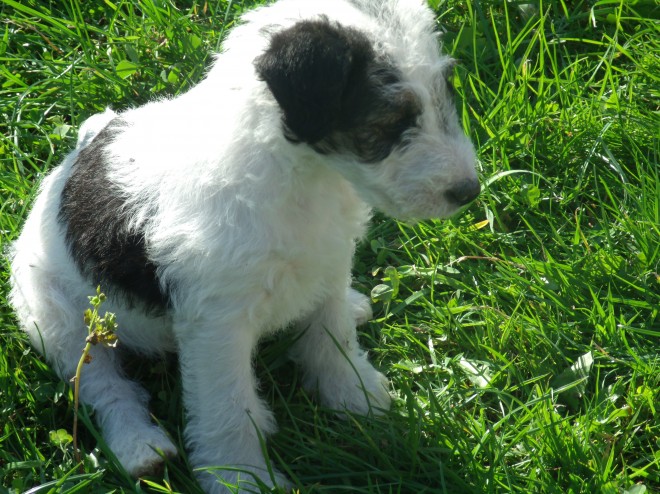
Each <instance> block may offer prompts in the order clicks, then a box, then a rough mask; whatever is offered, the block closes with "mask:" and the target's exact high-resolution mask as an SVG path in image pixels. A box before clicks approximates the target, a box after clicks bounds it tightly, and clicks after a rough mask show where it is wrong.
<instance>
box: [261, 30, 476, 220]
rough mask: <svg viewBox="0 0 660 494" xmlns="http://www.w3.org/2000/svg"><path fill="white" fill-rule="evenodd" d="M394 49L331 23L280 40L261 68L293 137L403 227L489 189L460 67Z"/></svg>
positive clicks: (435, 57)
mask: <svg viewBox="0 0 660 494" xmlns="http://www.w3.org/2000/svg"><path fill="white" fill-rule="evenodd" d="M428 36H433V35H432V34H431V33H428ZM387 45H388V44H387V43H374V42H372V41H371V40H370V38H369V36H368V35H367V34H366V33H365V32H362V31H361V30H359V29H357V28H351V27H345V26H342V25H341V24H338V23H334V22H331V21H329V20H327V19H318V20H309V21H300V22H298V23H297V24H295V25H294V26H292V27H290V28H288V29H284V30H282V31H280V32H278V33H276V34H274V35H273V36H272V38H271V41H270V45H269V47H268V48H267V50H266V51H265V52H264V53H263V54H262V55H261V56H260V57H258V58H257V60H256V61H255V67H256V70H257V73H258V75H259V76H260V77H261V79H263V80H264V81H265V82H266V83H267V85H268V87H269V89H270V91H271V92H272V94H273V96H274V98H275V100H276V101H277V103H278V104H279V106H280V109H281V112H282V122H283V132H284V135H285V136H286V138H287V139H288V140H290V141H292V142H296V143H302V144H306V145H308V146H311V147H312V148H313V149H314V150H315V151H316V152H317V153H320V154H322V155H324V156H326V160H327V163H328V164H329V166H333V167H335V168H336V169H338V171H339V172H340V173H342V174H343V175H344V176H345V177H346V178H347V179H348V180H350V181H351V182H352V183H353V185H354V187H355V188H356V190H357V191H358V193H360V194H361V195H362V197H363V199H365V200H366V201H367V202H368V203H369V204H371V205H372V206H373V207H375V208H377V209H380V210H381V211H383V212H385V213H386V214H389V215H392V216H395V217H399V218H403V219H423V218H433V217H436V218H437V217H446V216H449V215H451V214H452V213H453V212H455V211H456V210H457V209H458V208H459V207H460V206H462V205H464V204H467V203H469V202H470V201H472V200H473V199H474V198H476V196H477V195H478V194H479V191H480V186H479V182H478V180H477V176H476V171H475V167H474V163H475V154H474V149H473V147H472V144H471V143H470V142H469V140H468V139H467V137H466V136H465V135H464V134H463V132H462V130H461V128H460V126H459V123H458V118H457V115H456V109H455V107H454V102H453V95H452V88H451V84H450V82H449V77H450V76H451V73H452V68H453V65H454V63H453V61H452V60H451V59H450V58H448V57H443V56H440V55H439V53H437V51H436V53H434V54H433V55H432V56H430V57H429V54H428V53H423V54H420V60H419V63H410V59H411V57H410V54H408V56H407V60H406V61H403V62H402V61H401V60H397V56H398V57H399V59H400V58H401V55H400V53H401V52H402V50H401V48H405V47H404V46H392V44H391V43H390V44H389V50H388V49H387V48H385V46H387ZM424 46H428V44H426V45H424ZM393 48H398V50H394V49H393ZM412 55H413V57H412V59H413V60H414V54H412Z"/></svg>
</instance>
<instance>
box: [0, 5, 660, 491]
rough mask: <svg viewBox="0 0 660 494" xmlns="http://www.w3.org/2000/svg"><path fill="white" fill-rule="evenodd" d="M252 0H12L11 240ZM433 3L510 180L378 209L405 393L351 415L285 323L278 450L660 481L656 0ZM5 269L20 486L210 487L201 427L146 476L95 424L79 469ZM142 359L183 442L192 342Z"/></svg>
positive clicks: (268, 383)
mask: <svg viewBox="0 0 660 494" xmlns="http://www.w3.org/2000/svg"><path fill="white" fill-rule="evenodd" d="M328 1H329V2H331V1H332V0H328ZM252 3H254V2H248V1H246V2H234V3H231V2H227V1H226V0H216V1H214V2H204V1H199V2H194V1H190V0H186V1H178V2H174V1H173V0H160V1H156V0H139V1H132V2H129V1H125V0H117V1H114V2H111V1H105V2H82V1H80V0H59V1H47V0H21V1H19V2H17V1H13V0H0V20H1V21H2V22H0V131H1V132H0V162H1V165H0V194H1V197H0V208H1V210H0V231H1V232H2V236H1V238H2V243H3V245H6V243H7V242H9V241H11V239H12V238H15V237H16V235H17V234H18V231H19V229H20V225H21V222H22V220H23V219H24V218H25V215H26V211H27V210H28V208H29V204H30V200H31V197H32V193H33V191H34V186H35V183H36V182H37V181H38V180H39V178H40V176H42V175H43V173H44V172H45V171H46V170H47V169H49V168H51V167H52V166H55V165H56V164H57V163H58V162H59V161H60V160H61V159H62V158H63V156H64V155H65V154H66V152H67V150H69V149H70V148H71V147H72V145H73V143H74V142H75V134H76V132H75V129H76V127H77V125H79V124H80V122H81V121H82V120H84V119H85V118H86V117H87V116H89V115H91V114H93V113H95V112H99V111H101V110H103V109H104V108H105V107H106V106H107V105H111V106H112V107H113V108H115V109H122V108H126V107H129V106H133V105H137V104H140V103H143V102H145V101H148V100H150V99H152V98H155V97H158V96H162V95H170V94H176V93H179V92H181V91H183V90H185V89H186V88H188V87H190V86H191V85H192V84H194V82H195V81H197V80H199V79H200V78H201V77H202V75H203V73H204V66H205V64H206V63H207V62H208V53H209V52H210V51H212V50H215V49H217V48H218V47H219V46H220V44H221V40H222V37H223V33H224V31H225V29H226V28H229V27H231V24H232V22H233V19H234V18H235V16H236V15H237V14H238V13H240V12H241V11H242V10H243V9H244V8H248V7H249V6H250V5H251V4H252ZM433 3H434V4H436V5H437V8H438V12H439V18H440V22H441V23H442V25H443V26H444V28H445V29H446V34H445V35H444V44H445V48H446V50H447V51H449V52H451V53H453V54H454V55H455V56H456V57H457V58H459V59H460V61H461V66H460V67H459V69H458V71H457V81H456V86H457V90H458V92H459V94H460V95H461V98H460V101H459V102H458V105H459V106H460V109H461V115H462V120H463V124H464V127H465V129H466V131H467V132H469V134H470V136H471V138H472V139H473V141H474V142H475V144H476V146H477V148H478V154H479V162H480V172H481V175H482V178H483V182H484V183H485V184H488V187H487V188H486V190H485V191H484V193H483V194H482V196H481V198H480V199H479V200H478V201H477V202H476V203H474V204H473V205H471V206H470V207H469V208H468V209H467V210H466V211H465V212H464V214H463V215H461V216H460V217H458V218H456V219H452V220H449V221H444V222H426V223H423V224H419V225H416V226H409V225H402V224H398V223H396V222H394V221H392V220H390V219H385V218H382V217H377V218H376V220H375V221H374V225H373V228H372V230H371V233H370V235H369V238H368V239H366V240H365V242H364V243H363V244H362V245H361V246H360V248H359V251H358V256H357V259H356V269H355V277H356V282H357V285H358V286H359V287H360V288H361V289H363V290H364V291H365V292H369V291H370V290H373V294H374V296H375V297H376V298H377V300H378V301H377V303H376V305H375V309H376V318H375V320H374V321H373V322H371V323H370V324H369V325H368V326H367V327H365V328H363V332H362V334H361V339H362V342H363V344H364V345H366V346H367V347H369V348H370V349H371V353H372V356H373V360H374V361H375V362H376V363H377V364H378V365H379V366H381V367H382V368H383V369H385V370H386V372H387V374H388V376H389V377H390V379H391V380H392V382H393V387H394V389H395V391H396V394H397V397H398V398H397V400H396V402H395V406H394V408H393V410H392V412H391V413H390V414H388V415H386V416H385V417H383V418H380V419H377V420H367V419H364V418H360V417H349V420H347V421H341V420H339V419H337V418H336V417H335V416H334V414H333V413H332V412H330V411H327V410H323V409H322V408H320V407H319V406H318V404H316V403H315V402H314V400H313V398H309V397H307V396H306V395H305V393H303V392H302V391H301V389H300V387H299V386H298V377H299V376H298V374H297V373H296V371H295V369H292V367H291V366H290V365H289V364H288V363H287V362H286V360H285V359H284V358H283V357H282V354H283V349H284V348H286V346H287V344H288V341H287V336H286V335H283V336H281V337H279V338H277V339H275V340H274V341H272V342H270V344H269V345H264V347H263V350H262V352H261V353H260V357H259V361H258V368H259V369H258V370H259V376H260V378H261V381H262V388H263V394H264V396H265V398H266V400H267V401H268V402H270V403H271V405H272V406H273V408H274V410H275V412H276V415H277V417H278V421H279V424H280V432H279V433H278V434H276V435H275V436H274V437H273V438H272V440H271V441H270V442H269V449H268V451H269V454H270V456H271V458H272V460H273V462H274V463H275V464H276V465H277V466H278V467H279V468H280V469H281V470H283V471H285V472H287V473H288V475H289V476H290V478H292V479H293V480H294V481H295V482H296V484H297V485H298V488H299V489H300V491H301V492H318V493H337V492H354V493H421V492H426V493H444V492H450V493H496V492H519V493H530V492H532V493H535V492H539V493H557V494H560V493H607V494H609V493H612V494H614V493H629V494H633V493H634V494H641V493H643V492H647V493H648V492H660V352H659V348H660V346H659V342H660V317H659V314H658V312H659V310H660V266H659V264H660V204H659V202H660V199H659V198H660V171H659V169H658V161H659V157H660V118H659V113H658V111H659V109H660V80H659V79H660V23H659V20H658V19H659V16H660V12H659V11H658V7H657V6H656V4H655V3H654V2H653V1H652V0H651V1H649V0H638V1H636V2H627V1H623V0H622V1H617V0H602V1H599V2H595V3H594V2H592V1H589V2H584V1H575V2H565V1H561V0H558V1H552V2H543V3H540V4H533V5H532V6H531V7H530V6H525V5H520V6H518V5H516V3H515V2H495V1H484V2H459V1H457V0H447V1H435V2H433ZM175 4H176V6H175ZM7 268H8V266H7V265H6V261H3V265H2V270H1V275H0V283H1V284H2V287H1V288H0V317H1V320H0V492H5V491H9V492H16V493H18V492H24V491H26V490H28V489H30V488H34V487H37V486H42V488H41V489H36V490H33V491H31V492H40V493H45V492H67V493H74V492H76V493H77V492H99V493H101V492H103V493H106V492H154V493H155V492H172V491H175V492H183V493H191V492H198V488H197V487H196V485H195V483H194V481H193V480H192V478H193V476H192V472H191V468H190V465H189V464H188V463H187V460H186V457H185V452H184V451H183V446H181V448H182V451H181V457H180V458H179V459H176V460H174V461H172V462H170V463H168V465H167V468H166V470H165V473H164V476H163V477H154V478H149V479H145V480H144V481H142V482H136V481H134V480H131V479H130V478H129V477H128V476H127V475H126V474H125V472H123V471H122V469H121V468H120V467H119V466H118V465H117V464H116V462H115V461H113V459H112V457H111V455H109V453H108V452H107V451H106V449H105V448H104V446H103V444H102V442H99V441H98V433H97V432H96V430H95V429H94V428H93V427H91V426H90V427H89V428H85V430H83V431H82V438H81V441H82V446H83V447H84V448H85V451H86V452H87V453H88V455H87V460H86V462H85V465H84V467H83V469H82V470H79V469H78V468H77V465H76V464H75V460H74V455H73V450H72V446H71V442H70V434H71V428H72V422H73V414H72V397H71V392H70V391H69V388H68V386H67V385H66V384H64V383H63V382H60V381H58V380H57V378H56V377H55V375H54V374H53V373H52V372H51V371H50V370H49V369H48V367H47V366H46V365H45V364H44V363H43V361H42V359H41V358H40V356H39V355H38V354H36V353H35V352H34V351H33V350H31V349H30V347H29V345H28V344H27V340H26V338H25V337H24V336H23V334H22V333H21V332H20V331H19V330H18V329H17V328H16V322H15V319H14V318H13V316H12V313H11V309H10V308H9V307H8V305H7V301H6V292H7V278H8V275H7ZM81 317H82V314H81ZM119 324H120V325H121V321H119ZM81 348H82V342H81ZM133 371H134V372H135V373H136V374H137V375H138V376H139V378H140V379H141V380H142V381H143V382H145V384H146V386H147V387H148V388H149V389H150V391H151V392H152V395H153V400H152V410H153V412H154V415H155V416H156V417H157V418H158V420H160V421H161V423H162V424H163V426H164V427H165V428H166V429H167V430H168V431H169V433H170V434H171V435H172V436H173V437H174V439H175V440H177V441H178V444H182V440H181V434H182V424H183V411H182V405H181V397H180V394H181V389H180V381H179V377H178V374H177V371H176V362H174V361H167V362H164V363H163V362H138V363H136V364H134V366H133ZM83 422H86V423H88V424H89V423H90V421H89V420H88V419H86V418H85V417H83ZM94 458H96V463H95V461H94Z"/></svg>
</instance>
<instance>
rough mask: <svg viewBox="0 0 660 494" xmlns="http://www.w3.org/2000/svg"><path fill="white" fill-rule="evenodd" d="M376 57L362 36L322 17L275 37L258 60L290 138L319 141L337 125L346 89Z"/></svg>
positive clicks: (355, 81) (287, 135)
mask: <svg viewBox="0 0 660 494" xmlns="http://www.w3.org/2000/svg"><path fill="white" fill-rule="evenodd" d="M373 58H374V55H373V50H372V48H371V44H370V43H369V41H368V40H367V38H366V37H365V36H364V35H363V34H361V33H360V32H358V31H356V30H354V29H348V28H345V27H342V26H341V25H339V24H331V23H330V22H329V21H326V20H318V21H301V22H298V23H297V24H295V25H294V26H293V27H290V28H288V29H285V30H283V31H281V32H279V33H276V34H275V35H273V37H272V38H271V41H270V46H269V47H268V49H267V50H266V51H265V52H264V53H263V54H262V55H261V56H259V57H258V58H257V59H256V60H255V62H254V63H255V68H256V70H257V74H258V75H259V77H260V78H261V79H262V80H264V81H265V82H266V83H267V84H268V88H269V89H270V91H271V92H272V93H273V96H274V97H275V99H276V100H277V103H278V104H279V105H280V108H281V109H282V113H283V116H282V120H283V122H284V125H285V131H286V137H287V138H288V139H290V140H293V141H303V142H306V143H309V144H314V143H316V142H318V141H320V140H321V139H323V138H324V137H326V136H327V135H328V134H329V133H330V132H332V131H333V130H335V129H336V127H337V124H338V122H339V120H340V119H341V115H342V112H343V111H344V110H345V108H344V106H345V100H346V93H347V88H349V87H350V86H351V85H352V84H355V83H358V82H359V81H360V80H361V79H362V78H363V77H364V76H365V74H366V66H367V64H368V62H369V61H370V60H372V59H373Z"/></svg>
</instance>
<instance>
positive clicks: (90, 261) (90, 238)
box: [58, 117, 170, 312]
mask: <svg viewBox="0 0 660 494" xmlns="http://www.w3.org/2000/svg"><path fill="white" fill-rule="evenodd" d="M125 126H126V123H125V122H124V121H123V120H122V119H121V117H117V118H115V119H114V120H112V121H111V122H110V123H109V124H108V125H107V126H106V127H105V128H104V129H103V130H102V131H101V132H99V133H98V135H96V137H94V139H93V140H92V142H90V143H89V145H88V146H87V147H85V148H84V149H82V150H81V151H80V152H79V154H78V156H77V158H76V161H75V163H74V164H73V169H72V172H71V176H70V177H69V178H68V179H67V182H66V184H65V186H64V190H63V191H62V196H61V203H60V211H59V215H58V219H59V220H60V221H61V222H62V224H63V225H64V226H65V228H66V234H65V239H66V242H67V245H68V247H69V251H70V253H71V255H72V257H73V259H74V261H75V262H76V264H77V265H78V268H79V269H80V271H81V272H82V273H83V275H85V276H87V277H88V278H89V279H90V281H91V282H92V283H93V284H94V285H95V286H96V285H101V288H102V289H103V290H105V291H110V292H115V293H117V294H120V295H123V296H124V297H125V298H126V300H127V301H128V303H131V304H133V303H135V302H138V301H139V302H142V303H143V304H144V305H145V306H146V307H147V308H148V309H149V310H152V311H157V312H160V311H162V310H164V309H165V308H167V307H168V306H169V305H170V299H169V296H168V294H167V293H163V292H162V291H161V289H160V285H159V283H158V278H157V276H156V266H155V265H154V264H153V263H152V262H151V261H150V260H149V258H148V256H147V252H146V247H145V239H144V232H143V231H140V230H135V229H130V228H129V218H128V216H127V213H126V207H125V206H126V201H125V198H124V197H122V194H121V193H120V191H119V190H118V189H117V187H116V186H115V185H114V184H113V182H112V181H111V180H110V179H109V178H108V176H107V159H108V156H107V155H106V150H107V147H108V145H109V144H110V143H112V142H113V140H114V139H115V138H116V137H117V135H119V134H121V132H122V131H123V127H125Z"/></svg>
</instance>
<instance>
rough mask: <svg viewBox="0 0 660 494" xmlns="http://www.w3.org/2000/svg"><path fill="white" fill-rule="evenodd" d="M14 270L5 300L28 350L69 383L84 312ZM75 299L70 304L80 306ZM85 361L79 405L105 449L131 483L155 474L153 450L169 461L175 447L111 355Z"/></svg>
mask: <svg viewBox="0 0 660 494" xmlns="http://www.w3.org/2000/svg"><path fill="white" fill-rule="evenodd" d="M26 266H27V270H25V269H24V268H25V267H26ZM14 268H15V269H14V273H13V274H14V276H13V280H12V282H13V285H14V287H13V290H12V293H11V298H12V303H13V305H14V307H15V309H16V314H17V316H18V318H19V321H20V322H21V325H22V327H23V329H24V330H25V331H26V332H27V333H28V335H29V336H30V339H31V340H32V344H33V346H34V347H35V348H36V349H37V350H39V351H40V352H41V353H43V354H44V356H45V357H46V359H47V360H48V362H49V363H50V364H51V366H52V367H53V369H54V370H55V371H56V372H57V374H58V375H59V376H60V377H61V378H62V379H63V380H64V381H66V382H70V381H71V378H72V377H73V376H74V375H75V372H76V366H77V364H78V362H79V360H80V357H81V355H82V348H83V346H84V344H85V337H86V335H87V331H86V328H85V325H84V323H83V318H82V314H83V311H84V309H85V307H84V305H83V304H82V303H81V304H75V303H73V302H71V300H70V299H69V295H71V294H70V292H69V293H67V291H66V290H63V289H61V286H58V285H57V284H55V283H53V282H52V281H50V280H49V277H46V276H42V275H43V274H44V273H43V272H41V273H40V269H39V268H38V267H36V266H34V265H32V266H28V265H26V264H24V265H22V266H18V265H17V264H16V263H15V264H14ZM51 279H52V278H51ZM49 281H50V282H49ZM68 281H73V280H68ZM68 286H69V287H71V286H75V284H74V283H71V284H70V285H68ZM35 288H37V290H35ZM65 294H66V295H65ZM79 295H80V296H79V297H72V298H76V299H80V300H85V298H86V297H85V296H84V295H82V294H79ZM118 318H119V319H120V320H121V315H118ZM120 344H121V343H120ZM90 355H91V357H92V359H91V362H90V363H89V364H86V365H84V366H83V369H82V373H81V379H80V401H81V402H82V403H84V404H86V405H89V406H91V407H92V408H93V409H94V410H95V416H96V421H97V423H98V424H99V425H100V426H101V428H102V432H103V437H104V439H105V441H106V443H107V445H108V446H109V447H110V449H111V450H112V451H113V453H114V454H115V456H116V457H117V459H118V460H119V462H120V463H121V464H122V466H123V467H124V468H125V469H126V471H127V472H129V473H130V474H131V475H133V476H136V477H137V476H140V475H144V474H146V473H150V472H153V471H155V470H157V469H158V467H159V466H160V465H161V464H162V457H161V455H160V454H159V453H158V452H157V450H160V451H162V453H163V454H164V455H166V456H174V455H175V454H176V447H175V446H174V444H172V442H171V441H170V440H169V439H168V437H167V436H166V435H165V433H164V432H163V431H162V430H161V429H160V428H159V427H157V426H155V425H154V424H153V423H152V422H151V419H150V416H149V411H148V408H147V402H148V395H147V392H146V391H145V390H144V389H143V388H142V387H141V386H139V385H138V384H137V383H134V382H132V381H130V380H129V379H127V378H126V377H125V376H124V374H123V372H122V369H121V366H120V358H119V355H118V351H117V349H110V348H105V347H102V346H95V347H93V348H92V351H91V352H90Z"/></svg>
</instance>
